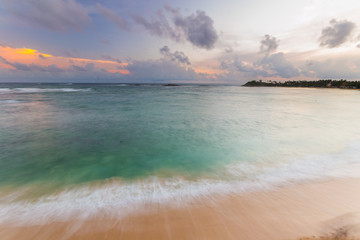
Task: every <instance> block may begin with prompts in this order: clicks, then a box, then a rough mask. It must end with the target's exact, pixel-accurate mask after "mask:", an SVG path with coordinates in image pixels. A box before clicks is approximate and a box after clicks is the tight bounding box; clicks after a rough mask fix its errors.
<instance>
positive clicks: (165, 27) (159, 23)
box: [133, 10, 183, 42]
mask: <svg viewBox="0 0 360 240" xmlns="http://www.w3.org/2000/svg"><path fill="white" fill-rule="evenodd" d="M133 20H134V21H135V23H137V24H139V25H141V26H143V27H144V28H145V29H146V30H147V31H149V33H150V34H152V35H156V36H159V37H165V38H170V39H172V40H174V41H176V42H179V41H181V40H182V39H183V35H182V32H180V31H179V30H178V29H176V28H174V27H173V26H172V25H171V23H170V22H169V21H168V19H167V18H166V16H165V15H164V13H163V11H161V10H158V11H157V12H156V15H155V16H154V17H152V19H151V20H146V19H145V18H144V17H143V16H141V15H134V16H133Z"/></svg>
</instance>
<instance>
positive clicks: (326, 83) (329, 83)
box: [243, 79, 360, 89]
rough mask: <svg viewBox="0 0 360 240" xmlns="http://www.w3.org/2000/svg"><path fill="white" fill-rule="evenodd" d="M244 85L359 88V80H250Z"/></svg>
mask: <svg viewBox="0 0 360 240" xmlns="http://www.w3.org/2000/svg"><path fill="white" fill-rule="evenodd" d="M243 86H246V87H310V88H349V89H360V81H347V80H344V79H340V80H332V79H326V80H316V81H304V80H303V81H285V82H280V81H272V80H270V81H262V80H252V81H249V82H247V83H245V84H244V85H243Z"/></svg>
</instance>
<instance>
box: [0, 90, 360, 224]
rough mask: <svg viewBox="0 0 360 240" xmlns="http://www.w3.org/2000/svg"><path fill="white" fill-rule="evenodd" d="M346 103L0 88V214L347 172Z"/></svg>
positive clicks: (348, 97)
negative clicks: (27, 197) (27, 192)
mask: <svg viewBox="0 0 360 240" xmlns="http://www.w3.org/2000/svg"><path fill="white" fill-rule="evenodd" d="M358 106H360V91H352V90H338V89H300V88H299V89H295V88H245V87H239V86H198V85H189V86H179V87H165V86H160V85H140V86H135V85H54V84H52V85H35V84H34V85H28V84H23V85H21V84H18V85H13V84H10V85H9V84H8V85H6V84H0V190H1V189H3V190H2V195H1V197H0V217H1V216H2V217H3V218H4V219H5V218H6V217H5V215H6V216H7V215H9V214H8V213H9V211H12V212H14V211H15V210H16V209H18V210H19V211H21V212H24V211H25V212H26V211H29V212H30V211H31V209H33V210H34V208H35V207H36V211H37V212H41V211H40V210H39V208H41V207H43V208H44V209H45V205H43V202H44V201H45V202H46V204H50V205H51V203H52V204H60V203H61V204H68V201H70V200H71V199H72V198H76V199H80V200H79V203H78V205H76V204H70V205H69V206H70V207H69V209H72V211H73V210H74V209H75V210H78V209H79V208H81V206H82V205H86V204H90V205H91V204H92V205H96V204H99V202H101V206H102V207H110V206H111V207H121V206H123V205H124V204H129V202H132V201H134V199H135V200H136V201H138V202H139V201H140V200H141V202H147V201H154V199H157V200H156V201H160V202H161V201H162V199H172V198H180V199H183V198H187V197H186V196H190V195H191V197H194V196H195V197H196V196H198V195H199V194H200V195H204V194H205V195H206V194H207V193H208V192H209V193H210V192H214V191H218V190H221V191H225V189H229V190H230V189H231V191H234V189H239V190H244V189H245V190H248V189H250V190H251V189H252V188H256V187H269V186H272V185H276V184H286V183H288V182H293V181H303V180H307V179H314V178H321V177H324V176H340V175H341V176H347V175H349V174H355V175H356V174H358V173H360V172H357V170H354V169H357V168H356V167H357V166H358V164H359V163H360V159H359V157H358V156H359V153H360V142H359V140H360V128H359V127H358V126H359V120H360V111H359V109H358ZM349 166H350V167H349ZM109 180H112V181H114V182H115V183H114V182H111V183H109V182H108V181H109ZM95 185H96V187H94V186H95ZM44 186H47V187H46V190H44V189H45V187H44ZM9 189H10V190H9ZM24 189H31V191H33V192H36V191H37V189H42V191H41V194H40V196H38V197H39V198H38V199H35V200H34V199H32V200H31V201H32V205H28V204H29V203H28V202H27V201H25V202H24V198H23V197H19V196H21V194H22V193H23V192H24ZM59 191H60V194H59ZM54 192H56V195H53V194H54ZM62 193H63V194H62ZM96 193H99V194H100V195H102V198H99V197H98V196H97V195H96ZM104 194H105V195H104ZM14 195H16V196H17V197H10V196H14ZM95 195H96V196H95ZM89 196H90V197H89ZM104 196H107V197H104ZM139 196H140V197H139ZM44 199H45V200H44ZM69 199H70V200H69ZM81 199H82V200H81ZM94 201H96V202H97V203H96V204H95V203H94ZM136 201H135V202H136ZM14 203H16V206H15V205H14ZM25 203H26V204H25ZM24 204H25V205H24ZM46 206H48V205H46ZM51 206H52V207H54V206H55V205H54V206H53V205H51ZM86 206H87V205H86ZM95 210H96V208H95V209H94V211H95ZM44 211H45V210H44ZM69 211H70V210H69ZM53 213H54V214H55V215H56V211H55V210H54V211H53Z"/></svg>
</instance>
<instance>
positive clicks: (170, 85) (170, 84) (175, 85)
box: [163, 83, 180, 87]
mask: <svg viewBox="0 0 360 240" xmlns="http://www.w3.org/2000/svg"><path fill="white" fill-rule="evenodd" d="M163 86H166V87H177V86H180V85H177V84H173V83H169V84H165V85H163Z"/></svg>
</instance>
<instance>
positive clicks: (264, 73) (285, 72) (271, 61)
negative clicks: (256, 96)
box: [220, 52, 300, 78]
mask: <svg viewBox="0 0 360 240" xmlns="http://www.w3.org/2000/svg"><path fill="white" fill-rule="evenodd" d="M220 65H221V69H223V70H225V71H227V73H228V74H232V75H235V74H234V73H235V72H241V73H244V74H246V77H248V78H256V77H281V78H292V77H297V76H299V75H300V72H299V70H298V69H297V68H296V67H294V66H293V64H292V63H291V62H289V61H288V60H286V58H285V54H284V53H282V52H279V53H274V54H271V55H269V54H266V55H265V56H264V57H263V58H261V59H260V60H258V61H254V62H251V61H246V60H242V59H241V56H235V57H233V58H232V59H225V60H222V61H221V63H220Z"/></svg>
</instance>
